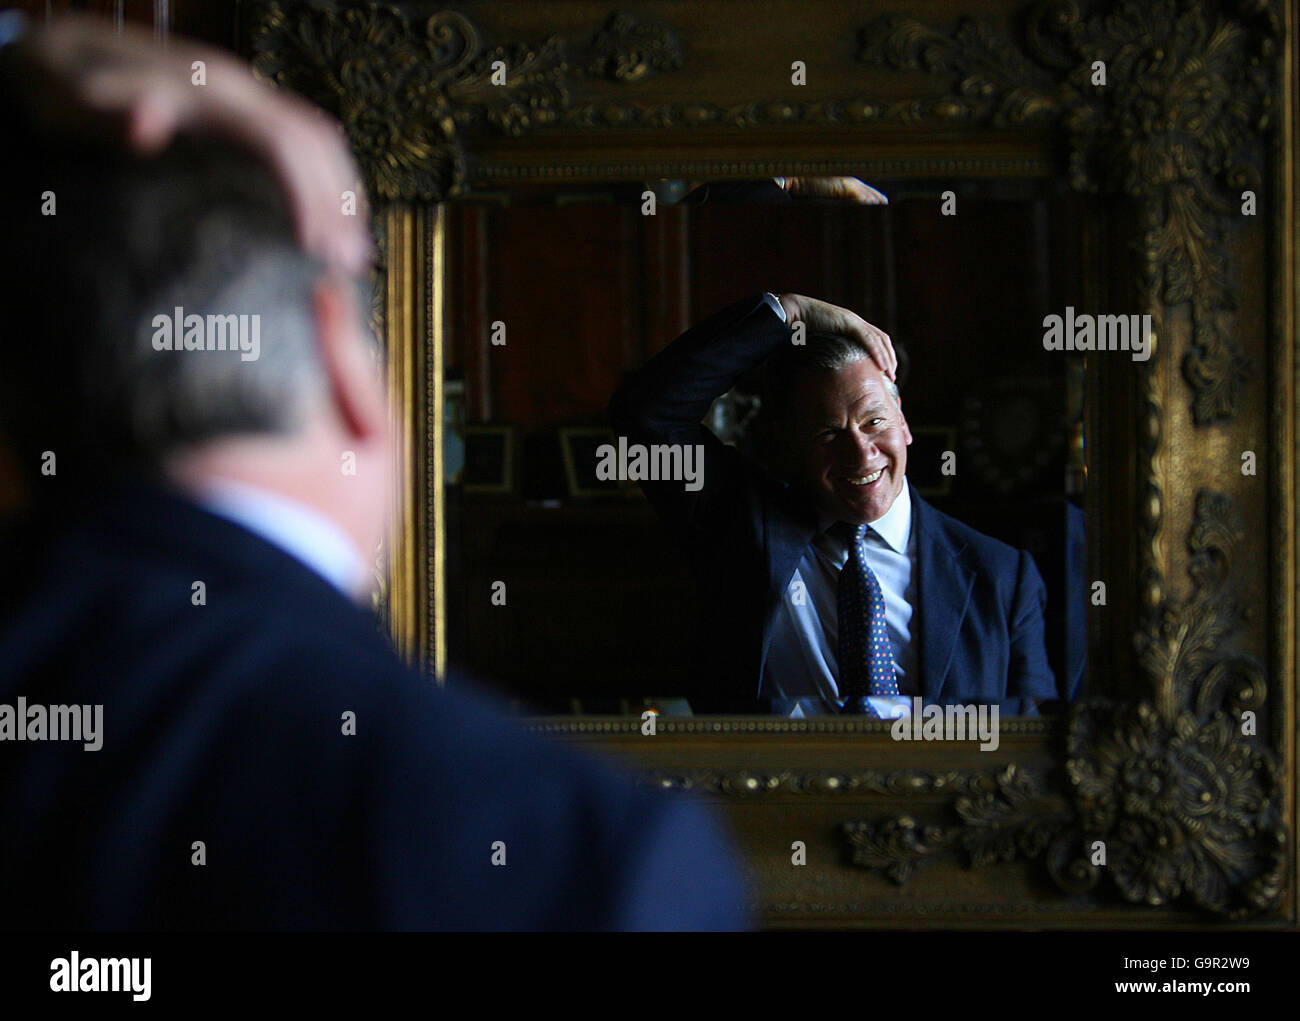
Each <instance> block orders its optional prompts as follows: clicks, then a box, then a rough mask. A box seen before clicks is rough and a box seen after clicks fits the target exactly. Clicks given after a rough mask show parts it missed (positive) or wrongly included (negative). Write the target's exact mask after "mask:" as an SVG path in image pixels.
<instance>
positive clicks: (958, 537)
mask: <svg viewBox="0 0 1300 1021" xmlns="http://www.w3.org/2000/svg"><path fill="white" fill-rule="evenodd" d="M912 507H913V513H914V515H916V517H917V519H918V520H919V521H920V522H923V524H922V531H921V539H922V541H934V540H937V539H940V538H941V539H942V540H945V541H946V542H947V544H948V545H949V546H950V547H951V548H952V550H953V552H954V553H960V554H962V555H964V556H968V557H971V558H972V559H974V560H976V561H978V562H980V563H981V564H984V565H987V566H988V567H990V568H993V569H998V570H1009V571H1015V570H1016V569H1017V566H1018V564H1019V562H1020V556H1021V551H1020V550H1018V549H1016V547H1014V546H1012V545H1010V544H1008V543H1005V542H1003V541H1002V540H1001V539H995V538H993V536H991V535H987V534H985V533H984V532H981V531H979V529H977V528H973V527H971V526H970V525H968V524H966V522H964V521H961V520H959V519H957V518H955V517H953V516H952V515H951V514H946V513H944V512H943V511H941V510H939V509H938V508H937V507H935V506H933V505H932V504H930V503H927V502H926V501H925V500H923V499H922V498H921V497H920V496H919V495H917V493H916V491H915V490H913V492H912ZM927 531H928V532H931V533H932V534H929V535H927ZM934 533H937V534H934Z"/></svg>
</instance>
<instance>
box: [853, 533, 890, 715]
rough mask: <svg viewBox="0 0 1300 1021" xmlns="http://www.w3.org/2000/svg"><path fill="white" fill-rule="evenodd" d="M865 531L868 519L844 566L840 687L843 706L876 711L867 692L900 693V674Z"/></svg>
mask: <svg viewBox="0 0 1300 1021" xmlns="http://www.w3.org/2000/svg"><path fill="white" fill-rule="evenodd" d="M848 528H852V526H847V528H846V529H845V530H846V531H847V529H848ZM866 537H867V526H866V525H858V526H857V528H855V529H853V535H852V538H851V540H850V542H849V558H848V560H846V561H845V562H844V569H843V570H842V571H840V582H839V654H840V678H839V687H840V694H841V695H843V696H845V700H844V712H846V713H866V714H867V715H869V716H876V717H878V716H879V714H878V713H877V712H876V711H875V710H874V709H872V708H871V705H870V703H868V702H867V701H866V699H865V698H864V697H863V696H865V695H897V694H898V678H897V677H896V676H895V674H894V647H893V645H892V643H891V642H890V640H889V628H888V626H887V625H886V623H885V593H884V591H883V590H882V589H881V587H880V581H879V579H878V578H876V576H875V574H873V573H872V571H871V568H870V567H868V566H867V541H866Z"/></svg>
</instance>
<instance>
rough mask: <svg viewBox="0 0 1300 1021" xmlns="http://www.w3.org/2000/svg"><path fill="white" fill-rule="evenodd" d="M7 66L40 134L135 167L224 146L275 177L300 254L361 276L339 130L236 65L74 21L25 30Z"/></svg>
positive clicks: (180, 42) (364, 237)
mask: <svg viewBox="0 0 1300 1021" xmlns="http://www.w3.org/2000/svg"><path fill="white" fill-rule="evenodd" d="M6 57H7V58H11V59H12V60H13V67H12V77H13V78H14V84H15V87H16V91H17V95H18V98H19V101H20V102H21V103H23V105H24V106H25V107H26V108H27V111H28V113H29V114H30V115H31V116H32V117H33V118H34V119H35V120H36V121H37V123H39V124H41V125H42V126H43V127H44V128H46V129H48V130H54V131H59V130H63V131H67V132H68V133H69V134H71V135H74V136H75V135H79V134H81V133H83V132H84V133H94V134H97V135H99V136H101V137H105V138H108V139H111V140H112V141H114V142H116V143H117V144H119V145H121V146H123V147H124V148H127V149H129V150H130V151H133V152H137V153H139V154H140V155H142V156H147V155H150V154H153V153H156V152H158V151H159V150H161V149H163V148H165V147H166V146H167V144H168V143H169V142H170V141H171V139H172V137H173V136H174V135H175V134H176V133H177V132H178V131H190V132H193V133H196V134H202V135H209V136H215V137H220V138H223V139H226V140H228V141H230V142H232V143H234V144H236V145H239V146H241V147H243V148H244V149H246V150H247V151H248V152H249V153H250V154H251V155H252V156H254V157H255V158H257V159H259V160H261V161H262V162H263V163H264V164H265V165H266V166H267V167H268V168H269V169H270V170H271V171H272V172H273V173H274V174H275V175H276V178H277V179H278V181H279V183H280V186H281V187H282V188H283V190H284V192H285V196H286V198H287V200H288V204H289V210H290V213H291V215H292V216H293V220H294V224H295V227H296V229H297V232H298V238H299V242H300V243H301V245H302V246H303V248H304V250H306V251H308V252H310V253H311V254H313V255H315V256H317V257H319V258H321V259H323V260H324V261H326V262H327V263H330V264H331V265H334V266H336V267H338V268H340V269H343V270H344V271H346V272H350V273H358V272H360V271H362V270H364V269H366V268H367V266H368V264H369V261H370V259H371V258H372V256H373V244H372V242H371V240H370V236H369V233H368V231H367V227H366V217H365V216H364V215H345V214H344V213H343V200H342V196H343V192H344V191H356V192H357V197H358V200H363V199H364V194H363V193H362V191H361V190H360V174H359V172H358V170H357V166H356V162H355V161H354V160H353V158H352V153H351V151H350V150H349V149H348V146H347V142H346V141H345V138H344V135H343V131H342V129H341V128H340V127H339V125H338V124H337V123H336V122H335V121H333V120H332V119H331V118H329V117H328V116H326V115H325V114H324V113H323V112H322V111H320V110H318V109H316V108H315V107H313V106H312V105H311V104H310V103H308V102H306V101H305V100H303V99H300V98H298V97H297V96H294V95H292V94H291V93H289V92H287V91H285V90H282V89H275V88H272V87H270V86H268V85H265V84H263V83H262V82H259V81H258V80H257V79H256V78H254V77H253V72H252V69H251V68H250V67H249V66H248V65H247V64H245V63H243V62H242V61H240V60H237V59H236V58H235V57H233V56H232V55H230V54H227V53H223V52H222V51H220V50H217V49H213V48H211V47H208V46H203V45H201V44H199V43H195V42H193V41H191V40H189V39H181V38H173V39H172V40H171V43H170V48H169V49H163V48H162V47H161V46H160V45H158V44H157V43H156V42H155V41H154V39H153V37H152V35H151V34H150V33H148V32H146V31H144V30H143V29H140V28H136V27H134V26H131V25H126V26H123V28H122V29H121V31H120V33H115V32H114V30H113V27H112V26H111V25H109V24H108V23H107V22H106V21H104V20H103V19H100V18H93V17H87V16H70V17H64V18H61V19H59V20H56V21H54V22H52V23H51V24H50V25H48V26H44V27H36V28H33V29H31V30H30V31H29V32H28V34H27V35H26V36H25V37H24V38H23V39H22V40H21V41H20V42H18V43H17V44H15V45H14V47H13V48H12V53H6ZM195 61H202V62H203V82H202V84H198V83H197V82H196V81H195V78H194V75H195V67H194V62H195Z"/></svg>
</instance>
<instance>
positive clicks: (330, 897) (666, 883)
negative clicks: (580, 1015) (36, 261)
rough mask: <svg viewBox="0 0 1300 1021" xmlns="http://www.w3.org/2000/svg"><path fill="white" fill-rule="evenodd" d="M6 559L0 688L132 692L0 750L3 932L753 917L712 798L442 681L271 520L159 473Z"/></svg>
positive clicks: (0, 603)
mask: <svg viewBox="0 0 1300 1021" xmlns="http://www.w3.org/2000/svg"><path fill="white" fill-rule="evenodd" d="M60 467H63V466H62V465H61V466H60ZM0 551H4V552H6V554H7V556H6V562H5V563H4V564H3V567H4V570H3V571H0V576H3V577H4V578H5V581H6V588H5V591H4V594H3V596H2V597H0V702H4V703H7V704H9V705H15V704H16V699H17V697H18V696H20V695H21V696H24V697H25V698H26V700H27V703H28V704H29V705H30V704H33V703H41V704H51V703H55V704H89V705H93V704H97V703H98V704H102V705H103V707H104V709H103V713H104V715H103V735H102V741H103V746H102V749H101V750H99V751H84V750H83V749H82V746H81V745H80V744H68V743H56V742H46V743H17V742H12V741H3V742H0V905H3V907H0V927H4V928H11V929H75V930H82V929H94V930H103V929H108V930H141V929H148V930H155V929H193V930H210V929H231V928H233V929H253V930H268V929H331V930H333V929H345V930H356V929H490V930H501V929H676V928H708V929H712V928H723V929H726V928H736V927H741V926H743V924H744V914H743V909H742V907H741V902H742V900H743V899H744V896H745V893H744V891H743V890H742V886H741V883H740V881H739V877H738V872H737V870H736V868H735V866H734V865H733V864H732V859H731V855H730V851H729V847H728V842H727V840H726V839H725V838H724V837H723V835H722V833H721V831H720V830H719V829H718V827H717V826H716V825H715V823H714V821H713V819H712V818H711V816H709V815H707V814H706V813H705V812H704V811H703V810H702V809H701V808H700V807H699V806H698V805H696V804H694V803H693V802H690V801H686V800H682V799H680V798H669V797H666V796H663V795H660V794H652V793H650V792H648V791H644V790H642V789H641V788H639V787H638V786H636V785H635V784H634V783H633V782H632V781H630V780H627V779H624V778H621V777H618V776H616V775H615V774H614V772H613V771H612V770H611V769H609V768H607V767H606V766H605V765H604V764H603V763H598V762H595V761H589V760H588V759H587V758H585V757H580V756H578V755H576V754H573V753H571V752H570V751H568V750H566V749H562V748H559V747H557V746H553V745H551V744H550V743H547V742H544V741H543V740H541V739H540V738H538V737H536V736H534V735H531V734H529V733H527V732H525V731H524V730H523V729H522V728H520V727H516V726H514V725H512V724H507V723H506V722H505V721H503V720H502V719H501V718H500V713H499V712H498V711H497V710H496V709H495V708H494V707H493V706H491V705H489V704H488V703H487V702H485V701H480V700H479V699H478V698H476V697H471V696H469V695H467V694H464V693H462V692H461V691H460V690H455V689H458V688H460V687H461V684H460V679H459V678H454V679H453V680H452V684H451V688H452V689H453V690H440V689H438V688H437V687H436V686H435V685H433V684H432V682H430V681H429V680H427V679H425V678H424V677H422V676H421V675H419V674H418V673H416V672H415V671H413V670H411V669H409V668H408V667H406V666H405V665H404V664H403V663H402V662H401V661H400V660H399V659H398V657H397V656H396V654H395V653H394V652H393V651H392V649H391V647H390V645H389V644H388V642H387V640H386V639H385V638H384V636H383V635H381V634H380V632H379V631H378V629H377V628H376V624H375V621H374V618H373V616H372V615H371V614H369V613H367V612H365V611H363V610H362V609H361V608H359V607H357V606H355V605H353V604H352V603H351V602H349V600H347V599H346V598H345V597H344V596H343V595H341V594H340V593H339V592H338V591H337V590H335V589H334V588H333V587H331V586H330V585H329V584H328V583H326V582H325V581H324V580H323V579H322V578H320V577H319V576H318V575H317V574H315V573H314V572H313V571H311V570H309V569H308V568H307V567H305V566H304V565H302V564H301V563H300V562H299V561H297V560H296V559H294V558H292V557H290V556H288V555H287V554H285V553H283V552H281V551H280V550H279V549H278V548H276V547H274V546H272V545H270V544H268V543H266V542H264V541H263V540H262V539H260V538H258V537H257V536H255V535H253V534H252V533H250V532H248V531H246V530H245V529H243V528H241V527H239V526H237V525H235V524H232V523H230V522H228V521H226V520H224V519H222V518H219V517H216V516H214V515H211V514H208V513H206V512H204V511H202V510H201V509H199V508H198V507H197V506H195V505H193V504H191V503H189V502H187V501H186V500H184V499H182V498H180V497H178V496H175V495H172V494H169V493H167V492H165V491H163V490H160V489H155V488H152V487H147V486H140V487H137V486H132V487H128V488H127V489H126V490H124V491H123V492H121V493H119V494H117V495H115V496H113V497H111V498H105V499H103V500H101V501H98V502H92V503H89V504H87V505H86V506H84V507H83V508H82V509H81V510H80V512H78V513H76V514H74V515H72V516H71V517H69V518H68V519H66V520H46V521H45V522H43V523H42V527H41V528H40V529H39V530H31V529H26V530H24V531H23V533H22V535H21V538H20V539H18V540H16V541H14V542H10V543H7V544H5V545H4V546H3V547H0ZM195 581H202V582H203V583H204V585H205V587H206V605H198V606H196V605H194V604H193V602H192V599H191V593H192V585H193V583H194V582H195ZM347 712H351V713H355V735H354V736H346V735H345V734H344V733H343V714H344V713H347ZM196 841H202V843H203V846H204V849H205V853H206V864H203V865H197V864H193V863H192V857H193V856H194V855H195V853H196V852H195V850H194V848H193V845H194V844H195V842H196ZM498 841H500V842H501V843H503V844H504V850H505V855H506V858H505V865H504V866H502V865H494V864H493V863H492V854H493V846H494V844H496V842H498Z"/></svg>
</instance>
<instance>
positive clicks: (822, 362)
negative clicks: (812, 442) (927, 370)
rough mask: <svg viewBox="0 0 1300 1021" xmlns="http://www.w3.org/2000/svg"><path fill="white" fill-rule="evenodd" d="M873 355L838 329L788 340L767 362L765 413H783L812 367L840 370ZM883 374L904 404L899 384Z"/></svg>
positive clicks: (892, 392)
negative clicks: (801, 340) (800, 341)
mask: <svg viewBox="0 0 1300 1021" xmlns="http://www.w3.org/2000/svg"><path fill="white" fill-rule="evenodd" d="M870 357H871V355H870V354H868V353H867V350H866V348H864V347H863V346H862V345H861V344H859V343H858V342H857V341H856V340H854V339H853V338H852V337H847V336H844V335H842V334H838V333H822V332H810V333H808V334H807V335H806V336H805V337H804V343H803V344H793V343H792V344H786V345H785V346H784V347H783V348H782V349H781V350H779V351H778V352H777V353H776V354H774V355H773V356H772V357H771V358H770V359H769V361H768V364H767V366H766V378H765V379H764V381H763V385H762V397H763V413H764V414H765V415H769V416H773V417H776V418H780V417H783V416H784V415H785V413H786V411H787V410H788V409H789V397H790V392H791V391H792V390H793V389H794V384H795V381H796V380H797V379H798V378H799V377H800V376H802V375H804V374H805V373H807V372H809V371H810V370H813V369H819V370H821V371H823V372H838V371H839V370H840V369H842V368H844V367H845V366H846V365H852V364H853V363H855V362H860V361H862V360H863V359H864V358H870ZM883 378H884V382H885V389H886V390H888V391H889V395H890V396H891V397H892V398H893V399H894V403H895V404H898V405H899V406H900V407H901V406H902V396H901V395H900V393H899V390H898V386H897V384H896V383H895V382H894V381H893V380H892V379H890V378H889V377H888V376H885V377H883Z"/></svg>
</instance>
